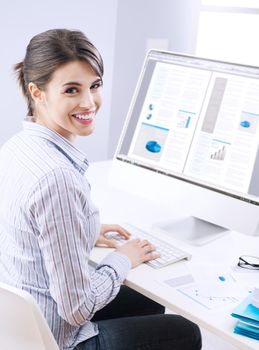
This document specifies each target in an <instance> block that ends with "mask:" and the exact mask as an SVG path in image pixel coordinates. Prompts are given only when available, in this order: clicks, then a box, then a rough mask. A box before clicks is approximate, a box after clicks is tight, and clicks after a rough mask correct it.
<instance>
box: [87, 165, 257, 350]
mask: <svg viewBox="0 0 259 350" xmlns="http://www.w3.org/2000/svg"><path fill="white" fill-rule="evenodd" d="M110 166H111V162H110V161H106V162H97V163H93V164H91V166H90V168H89V169H88V171H87V178H88V180H89V181H90V183H91V187H92V199H93V201H94V202H95V204H96V205H97V206H98V207H99V209H100V213H101V222H102V223H123V222H127V221H128V222H131V223H133V224H136V225H137V226H140V227H143V228H148V227H149V226H150V223H151V220H153V219H154V217H158V216H159V213H157V212H152V208H151V207H150V202H148V201H145V200H144V199H143V200H140V199H137V198H136V197H135V196H131V195H130V194H127V193H125V192H122V191H119V190H117V189H115V188H113V187H111V186H109V185H108V174H109V169H110ZM156 210H157V208H156ZM165 239H171V240H172V242H173V243H174V244H177V245H178V246H179V247H180V248H183V249H185V250H187V251H189V252H190V253H191V254H192V259H191V260H190V262H188V263H190V264H191V263H192V262H201V263H204V265H206V263H207V262H208V261H209V262H213V261H215V262H221V263H222V262H223V263H224V264H226V266H231V265H233V264H235V263H236V262H237V259H238V256H239V255H241V254H243V253H248V252H249V253H250V254H252V253H253V254H255V255H258V250H259V237H250V236H245V235H241V234H239V233H237V232H232V233H229V234H228V235H226V236H224V237H222V238H220V239H217V240H215V241H214V242H212V243H210V244H206V245H205V246H202V247H195V246H192V245H188V244H187V243H185V242H181V241H176V240H174V239H173V238H169V237H168V236H166V237H165ZM110 251H111V250H110V249H108V248H95V249H94V250H93V252H92V255H91V260H92V262H94V263H98V262H99V261H100V260H101V259H102V258H103V257H104V256H105V255H106V254H107V253H109V252H110ZM183 264H185V263H184V262H179V263H176V264H173V265H170V266H168V267H166V268H163V269H160V270H155V269H153V268H151V267H149V266H147V265H145V264H143V265H141V266H139V267H137V268H135V269H134V270H131V271H130V273H129V275H128V277H127V279H126V280H125V284H126V285H127V286H129V287H131V288H133V289H135V290H136V291H138V292H140V293H142V294H144V295H146V296H147V297H150V298H151V299H153V300H155V301H157V302H159V303H161V304H163V305H164V306H166V307H167V308H169V309H170V310H172V311H173V312H176V313H178V314H180V315H182V316H184V317H186V318H188V319H190V320H192V321H194V322H196V323H197V324H199V325H200V326H201V327H203V328H206V329H208V330H209V331H210V332H213V333H215V334H216V335H218V336H220V337H221V338H223V339H225V340H226V341H228V342H230V343H232V344H233V345H235V346H237V347H238V348H240V349H244V350H252V349H253V350H255V349H259V341H256V340H253V339H250V338H247V337H244V336H240V335H236V334H234V333H233V327H234V325H235V323H236V320H235V319H234V318H233V317H231V316H230V313H231V311H232V310H231V309H228V310H226V309H223V310H222V309H219V310H216V311H215V310H206V309H205V308H204V307H202V306H200V305H199V304H197V303H196V302H194V301H192V300H191V299H190V298H187V297H186V296H184V295H181V293H179V292H177V291H176V290H175V289H173V288H171V287H166V286H163V284H162V283H159V280H161V279H163V277H164V278H165V279H166V278H171V277H174V276H178V275H179V271H180V270H181V269H183V267H184V265H183ZM258 281H259V274H258ZM255 283H256V281H255Z"/></svg>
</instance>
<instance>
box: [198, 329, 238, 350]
mask: <svg viewBox="0 0 259 350" xmlns="http://www.w3.org/2000/svg"><path fill="white" fill-rule="evenodd" d="M201 334H202V343H203V346H202V350H238V348H237V347H236V346H233V345H232V344H229V343H227V342H225V341H224V340H222V339H221V338H219V337H217V336H216V335H215V334H212V333H210V332H208V331H207V330H205V329H201Z"/></svg>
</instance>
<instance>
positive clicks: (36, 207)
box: [29, 168, 130, 326]
mask: <svg viewBox="0 0 259 350" xmlns="http://www.w3.org/2000/svg"><path fill="white" fill-rule="evenodd" d="M29 208H30V219H31V221H33V222H34V224H35V225H36V227H37V232H38V244H39V247H40V251H41V254H42V259H43V262H44V264H45V267H46V270H47V273H48V279H49V280H48V284H49V290H50V294H51V296H52V297H53V299H54V300H55V302H56V303H57V309H58V313H59V315H60V316H61V317H62V318H63V319H64V320H66V321H67V322H68V323H70V324H71V325H74V326H77V325H82V324H83V323H85V322H86V321H88V320H90V319H91V318H92V317H93V315H94V313H95V312H96V311H98V310H99V309H101V308H102V307H104V306H105V305H106V304H108V303H109V302H110V301H111V300H112V299H113V298H114V297H115V296H116V295H117V293H118V291H119V288H120V285H121V283H122V282H123V280H124V279H125V277H126V275H127V273H128V271H129V269H130V262H129V259H128V258H127V257H126V256H124V255H122V254H120V253H118V252H113V253H111V254H109V255H108V256H107V257H106V258H105V259H104V260H103V261H102V262H101V263H100V264H99V265H98V266H97V268H96V270H95V271H90V270H89V265H88V261H89V255H90V252H91V249H92V248H93V246H94V244H95V241H96V239H97V237H98V235H99V232H100V223H99V213H98V210H97V209H96V207H95V206H94V204H93V203H92V201H91V198H90V189H89V185H88V184H87V181H86V179H85V178H84V177H83V176H82V175H81V174H80V175H78V174H77V173H76V172H73V171H72V170H70V169H67V168H64V169H62V168H57V169H54V170H51V171H50V173H48V174H47V175H45V176H44V178H42V179H41V180H40V181H39V182H38V183H37V185H36V186H35V188H34V189H33V191H32V193H31V194H30V196H29Z"/></svg>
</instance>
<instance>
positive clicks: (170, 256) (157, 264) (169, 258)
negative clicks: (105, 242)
mask: <svg viewBox="0 0 259 350" xmlns="http://www.w3.org/2000/svg"><path fill="white" fill-rule="evenodd" d="M122 226H123V227H125V229H126V230H128V231H129V232H130V233H131V237H130V239H136V238H140V239H147V240H148V241H149V242H150V243H152V244H153V245H154V246H155V247H156V251H157V252H158V253H159V254H160V257H159V258H157V259H154V260H151V261H147V262H146V264H147V265H149V266H151V267H154V268H156V269H158V268H161V267H164V266H167V265H169V264H173V263H175V262H177V261H179V260H182V259H187V260H190V259H191V254H189V253H187V252H185V251H183V250H181V249H179V248H176V247H175V246H173V245H172V244H170V243H168V242H166V241H163V240H161V239H159V238H157V237H155V236H153V235H152V234H151V233H149V232H146V231H143V230H142V229H140V228H138V227H135V226H133V225H131V224H125V225H122ZM106 237H107V238H110V239H115V240H116V241H117V242H118V244H119V245H121V244H124V243H126V242H127V240H125V239H124V238H123V237H121V236H119V235H118V234H117V233H109V234H107V235H106Z"/></svg>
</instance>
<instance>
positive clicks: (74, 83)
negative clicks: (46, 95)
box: [62, 81, 82, 86]
mask: <svg viewBox="0 0 259 350" xmlns="http://www.w3.org/2000/svg"><path fill="white" fill-rule="evenodd" d="M67 85H77V86H81V85H82V84H80V83H78V82H77V81H69V82H68V83H65V84H63V85H62V86H67Z"/></svg>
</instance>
